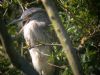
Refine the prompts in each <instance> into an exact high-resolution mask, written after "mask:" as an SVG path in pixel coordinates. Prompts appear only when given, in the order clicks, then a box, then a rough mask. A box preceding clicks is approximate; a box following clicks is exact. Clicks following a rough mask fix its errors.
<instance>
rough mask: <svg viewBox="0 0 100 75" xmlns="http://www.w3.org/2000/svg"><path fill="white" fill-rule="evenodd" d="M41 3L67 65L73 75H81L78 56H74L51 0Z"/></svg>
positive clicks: (44, 0) (74, 53) (43, 0)
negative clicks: (65, 57)
mask: <svg viewBox="0 0 100 75" xmlns="http://www.w3.org/2000/svg"><path fill="white" fill-rule="evenodd" d="M41 1H42V3H43V5H44V7H45V9H46V11H47V13H48V15H49V18H50V20H51V22H52V26H53V28H54V30H55V32H56V34H57V36H58V38H59V40H60V43H61V44H62V47H63V50H64V52H65V54H66V56H67V59H68V61H69V64H70V66H71V68H72V71H73V73H74V75H83V71H82V67H81V64H80V61H79V58H78V55H77V54H76V52H75V50H74V48H73V46H72V43H71V41H70V38H69V37H68V34H67V33H66V31H65V29H64V27H63V25H62V22H61V20H60V18H59V16H58V13H57V10H56V7H55V5H54V3H53V0H41Z"/></svg>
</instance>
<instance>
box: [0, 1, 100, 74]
mask: <svg viewBox="0 0 100 75" xmlns="http://www.w3.org/2000/svg"><path fill="white" fill-rule="evenodd" d="M54 2H55V4H56V6H57V10H58V13H59V16H60V18H61V21H62V22H63V25H64V27H65V29H66V31H67V32H68V34H69V36H70V39H71V41H72V43H73V46H74V48H75V49H76V50H77V54H78V56H79V57H80V61H81V64H82V67H83V71H84V73H85V75H99V73H100V1H99V0H54ZM29 7H41V8H43V5H42V3H41V1H40V0H37V1H36V0H1V1H0V25H1V26H3V25H6V27H7V29H8V32H9V34H10V35H11V36H12V39H13V43H12V44H14V46H15V47H16V49H17V50H18V52H19V53H20V54H21V55H22V56H24V57H25V58H26V59H27V60H28V61H30V57H29V54H28V52H27V49H26V46H25V42H24V39H23V37H22V35H21V34H20V35H17V34H18V33H19V31H20V30H19V28H18V25H17V24H13V25H7V24H9V23H10V22H11V21H13V20H14V19H17V18H19V17H20V15H21V13H22V11H23V9H25V8H29ZM54 48H55V54H54V55H53V57H54V58H55V64H56V65H58V66H59V68H57V73H58V71H59V75H72V71H71V69H70V67H69V65H68V61H67V59H66V57H65V55H64V53H63V51H62V50H58V48H57V47H56V46H55V47H54ZM66 65H67V66H66ZM22 74H23V73H22V72H21V71H20V70H18V69H17V68H15V67H14V66H13V65H12V63H11V61H10V60H9V58H8V56H7V53H6V52H5V51H4V50H3V48H2V45H1V43H0V75H22ZM57 75H58V74H57Z"/></svg>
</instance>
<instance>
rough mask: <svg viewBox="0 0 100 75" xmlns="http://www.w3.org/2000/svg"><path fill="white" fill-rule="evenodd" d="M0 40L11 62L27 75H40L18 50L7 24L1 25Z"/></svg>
mask: <svg viewBox="0 0 100 75" xmlns="http://www.w3.org/2000/svg"><path fill="white" fill-rule="evenodd" d="M0 40H1V42H2V46H3V48H4V50H6V52H7V54H8V56H9V57H10V60H11V62H12V63H13V65H14V66H16V67H17V68H18V69H20V70H22V71H23V72H24V73H25V74H26V75H38V73H37V72H36V71H35V70H34V68H33V67H32V66H31V65H30V64H29V63H28V62H27V61H26V60H25V59H24V58H23V57H22V56H21V55H20V54H19V53H18V52H17V50H16V49H15V47H14V46H13V44H12V39H11V37H10V35H9V34H8V32H7V28H6V26H5V25H0Z"/></svg>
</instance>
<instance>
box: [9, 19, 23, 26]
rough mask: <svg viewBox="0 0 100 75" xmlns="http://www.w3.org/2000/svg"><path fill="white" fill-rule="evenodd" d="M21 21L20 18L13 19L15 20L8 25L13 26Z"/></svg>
mask: <svg viewBox="0 0 100 75" xmlns="http://www.w3.org/2000/svg"><path fill="white" fill-rule="evenodd" d="M22 20H23V19H22V18H19V19H15V20H13V21H12V22H10V23H9V24H8V25H11V24H15V23H17V22H20V21H22Z"/></svg>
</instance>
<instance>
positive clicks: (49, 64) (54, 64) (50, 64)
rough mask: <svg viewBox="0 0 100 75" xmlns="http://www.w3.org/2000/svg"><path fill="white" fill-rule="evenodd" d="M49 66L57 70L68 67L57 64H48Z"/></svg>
mask: <svg viewBox="0 0 100 75" xmlns="http://www.w3.org/2000/svg"><path fill="white" fill-rule="evenodd" d="M48 65H50V66H53V67H57V68H60V69H65V68H66V66H58V65H55V64H51V63H48Z"/></svg>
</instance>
